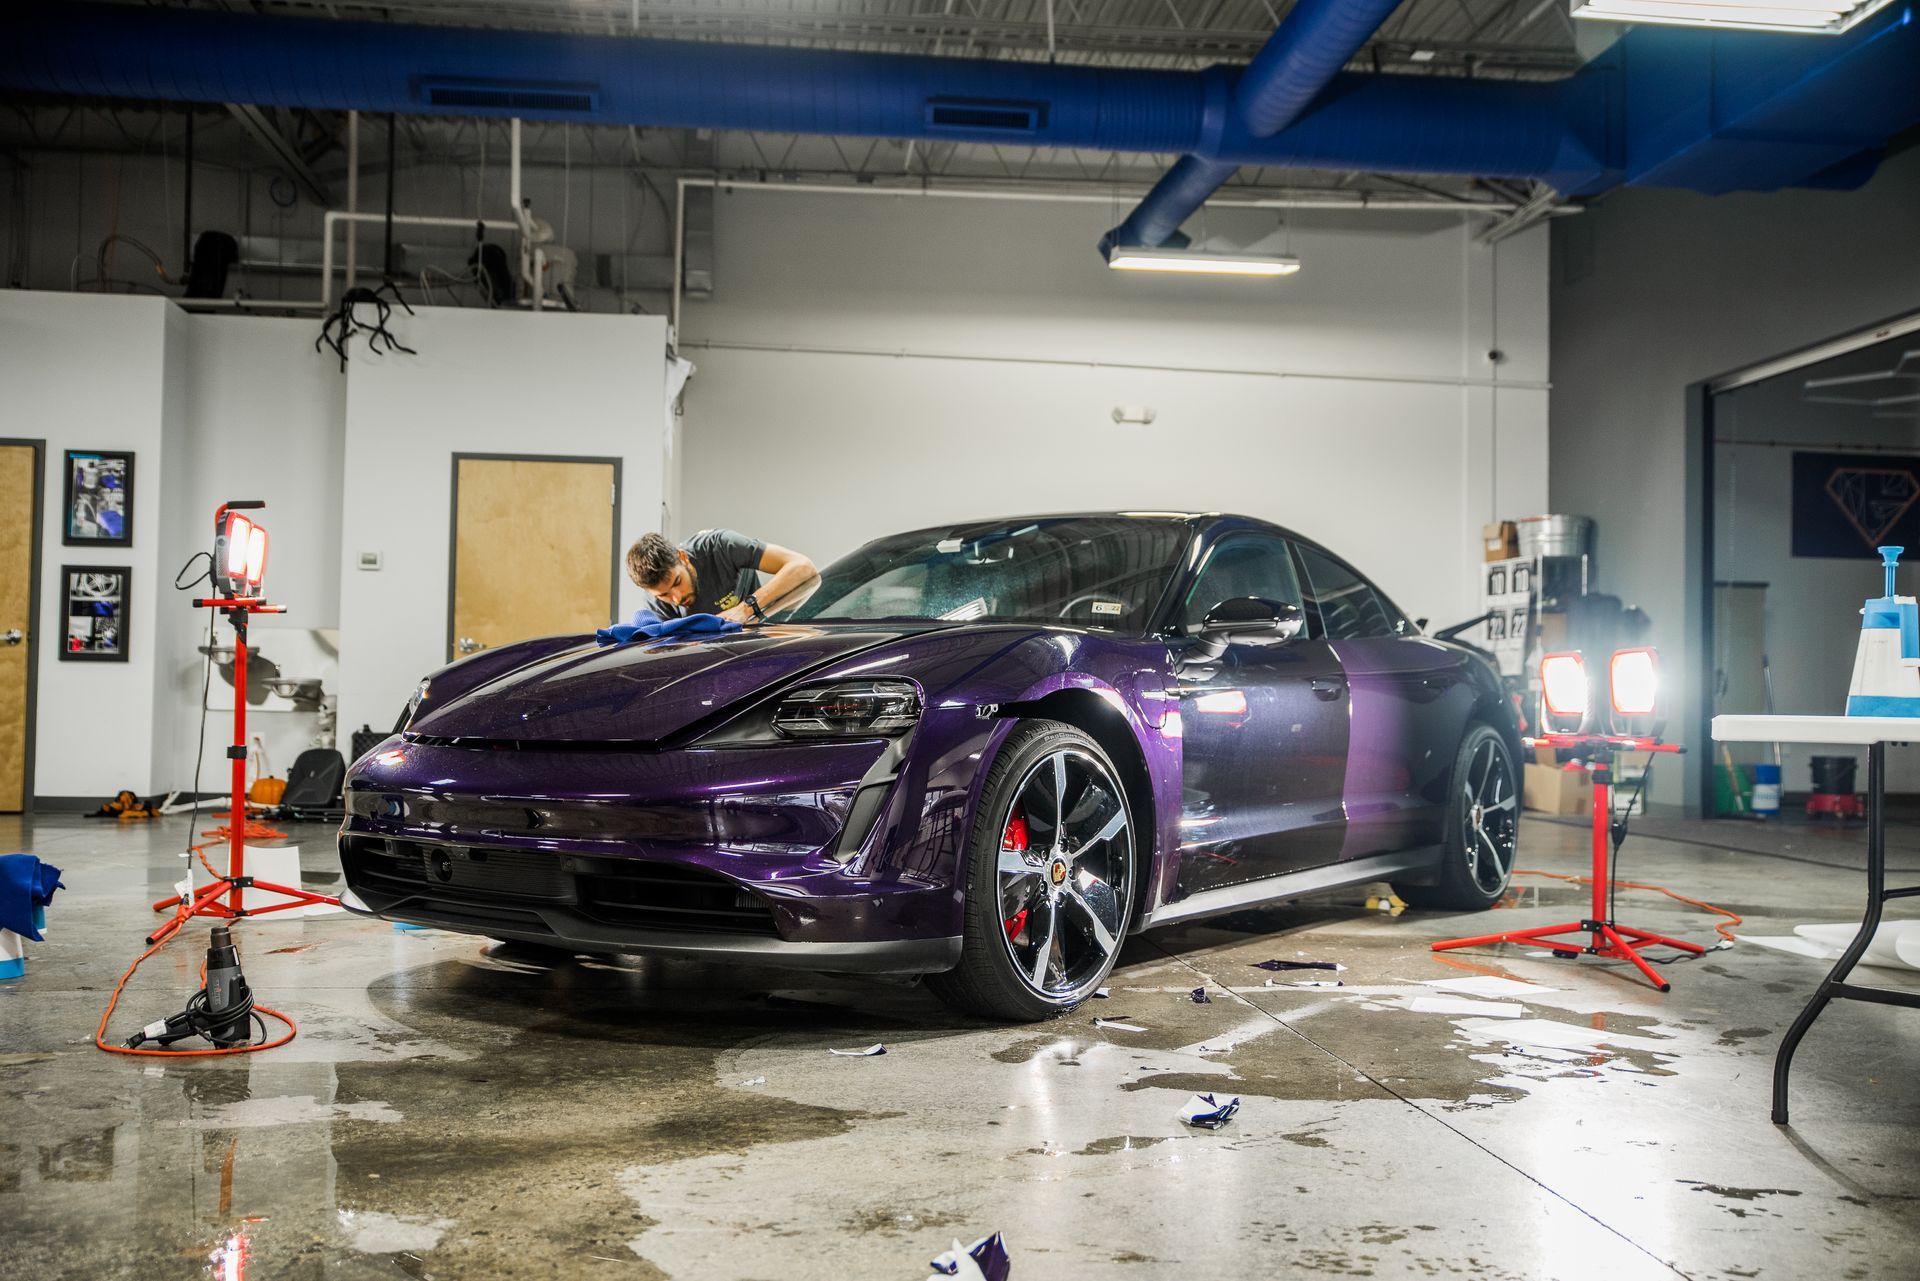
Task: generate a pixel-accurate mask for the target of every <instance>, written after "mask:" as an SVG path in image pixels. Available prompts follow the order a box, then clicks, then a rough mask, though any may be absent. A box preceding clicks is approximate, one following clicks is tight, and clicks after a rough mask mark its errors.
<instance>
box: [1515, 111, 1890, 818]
mask: <svg viewBox="0 0 1920 1281" xmlns="http://www.w3.org/2000/svg"><path fill="white" fill-rule="evenodd" d="M1916 210H1920V149H1909V150H1908V151H1907V152H1905V153H1904V154H1902V155H1899V156H1896V157H1894V158H1892V159H1890V160H1888V161H1887V162H1886V164H1884V165H1883V166H1882V167H1881V170H1880V172H1879V174H1878V175H1877V176H1875V178H1874V179H1873V181H1872V182H1870V183H1868V184H1867V185H1866V186H1865V187H1864V188H1862V189H1861V190H1859V191H1855V192H1838V191H1828V192H1823V191H1786V192H1777V193H1773V194H1770V195H1739V196H1719V197H1709V196H1695V195H1689V194H1685V193H1677V192H1658V191H1637V190H1635V191H1620V192H1615V193H1613V194H1612V195H1610V196H1608V197H1607V198H1606V199H1604V200H1602V201H1600V202H1599V203H1598V204H1596V205H1595V206H1594V207H1593V208H1591V209H1589V210H1588V211H1587V212H1586V213H1583V214H1581V215H1579V216H1578V217H1577V218H1567V219H1561V220H1558V221H1556V222H1555V224H1554V228H1553V233H1554V237H1553V238H1554V260H1555V266H1554V283H1553V289H1552V309H1553V314H1552V321H1553V325H1552V328H1553V344H1552V346H1553V351H1552V357H1553V393H1552V414H1553V427H1552V460H1553V461H1552V494H1553V506H1554V509H1555V510H1557V511H1566V512H1581V513H1584V514H1587V515H1590V516H1593V517H1595V518H1596V519H1597V521H1598V525H1599V529H1598V534H1599V548H1598V561H1599V564H1600V573H1601V580H1600V583H1601V586H1602V587H1603V588H1604V589H1605V590H1607V591H1609V592H1613V593H1616V594H1618V595H1619V596H1621V597H1622V598H1623V599H1625V600H1627V601H1629V602H1634V603H1638V604H1639V605H1641V606H1642V607H1643V608H1644V609H1645V610H1646V611H1647V613H1648V615H1649V616H1650V618H1651V619H1652V621H1653V637H1652V639H1653V642H1654V643H1655V644H1657V645H1658V646H1660V647H1661V649H1662V651H1663V653H1664V655H1665V657H1666V660H1667V661H1666V662H1665V663H1664V664H1663V670H1665V671H1666V672H1667V673H1669V674H1670V675H1671V676H1672V677H1674V678H1676V679H1679V678H1681V677H1682V676H1683V674H1684V673H1687V672H1690V671H1691V670H1692V664H1693V662H1694V660H1695V655H1694V653H1693V651H1692V648H1691V647H1692V646H1694V645H1695V644H1696V643H1697V639H1696V638H1695V637H1694V636H1692V635H1691V631H1692V626H1693V624H1692V621H1691V620H1690V619H1689V618H1688V617H1687V616H1686V610H1685V605H1686V602H1687V583H1688V575H1689V573H1690V572H1691V567H1690V566H1689V565H1688V564H1687V563H1686V555H1685V551H1686V547H1687V536H1688V530H1689V524H1688V514H1687V488H1686V486H1687V475H1688V468H1689V462H1690V460H1689V459H1688V457H1687V450H1686V389H1687V387H1688V385H1689V384H1692V383H1695V382H1699V381H1702V380H1705V379H1708V378H1713V377H1715V376H1717V375H1719V374H1722V373H1726V372H1729V371H1731V370H1734V369H1737V368H1740V367H1741V366H1744V365H1747V364H1751V363H1754V362H1757V361H1760V360H1764V359H1767V358H1769V357H1772V356H1775V355H1779V354H1781V353H1783V352H1787V351H1791V350H1794V349H1796V348H1800V347H1804V346H1807V345H1810V344H1812V343H1816V342H1820V341H1822V340H1824V339H1827V338H1830V337H1833V336H1835V335H1837V334H1840V333H1843V332H1846V331H1848V330H1852V329H1856V328H1859V327H1862V326H1865V325H1868V324H1871V323H1873V322H1875V321H1877V320H1883V319H1886V318H1888V317H1890V316H1894V315H1897V314H1899V313H1902V312H1907V311H1911V310H1913V309H1914V308H1915V307H1917V306H1920V257H1916V255H1914V254H1913V253H1912V252H1911V251H1910V248H1909V246H1910V245H1911V244H1912V241H1913V236H1914V232H1915V230H1916V228H1920V216H1917V215H1916V212H1915V211H1916ZM1760 576H1762V577H1764V576H1765V575H1760ZM1696 577H1697V575H1696ZM1856 608H1857V606H1856ZM1833 661H1834V662H1835V663H1836V664H1840V665H1843V666H1847V667H1850V666H1851V663H1852V656H1851V651H1849V652H1848V653H1846V654H1841V655H1836V656H1835V657H1834V660H1833ZM1676 693H1677V695H1678V696H1679V697H1681V698H1682V699H1685V698H1688V697H1693V698H1697V697H1698V695H1699V691H1697V690H1694V689H1692V688H1690V686H1686V687H1682V688H1679V689H1677V690H1676ZM1684 705H1685V704H1684V703H1681V704H1677V706H1684ZM1674 724H1675V726H1676V728H1677V729H1678V732H1679V733H1681V734H1684V735H1689V736H1690V735H1691V734H1692V733H1693V727H1692V723H1691V722H1690V721H1685V722H1683V721H1681V720H1680V719H1678V718H1676V720H1675V722H1674ZM1687 745H1688V747H1689V748H1691V749H1692V750H1691V751H1690V753H1689V754H1688V756H1686V757H1685V758H1683V768H1684V769H1685V770H1686V771H1687V772H1688V774H1689V775H1693V774H1695V773H1696V772H1697V770H1698V769H1699V768H1700V763H1701V762H1702V761H1705V760H1707V759H1708V758H1709V755H1710V754H1709V753H1708V752H1707V751H1706V750H1705V749H1706V746H1707V745H1706V744H1701V743H1692V742H1689V743H1688V744H1687ZM1653 787H1654V794H1653V796H1652V798H1651V799H1652V800H1654V801H1656V802H1658V803H1660V804H1679V803H1682V802H1683V801H1684V802H1686V803H1691V802H1692V800H1693V792H1692V791H1691V790H1689V789H1686V788H1683V783H1682V770H1679V769H1676V770H1669V771H1663V772H1661V773H1659V774H1656V776H1655V781H1654V784H1653Z"/></svg>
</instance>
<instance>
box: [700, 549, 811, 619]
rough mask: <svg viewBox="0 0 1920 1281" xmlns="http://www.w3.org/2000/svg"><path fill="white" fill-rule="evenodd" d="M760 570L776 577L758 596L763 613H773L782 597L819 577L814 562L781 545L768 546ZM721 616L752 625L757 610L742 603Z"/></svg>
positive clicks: (761, 589) (765, 585)
mask: <svg viewBox="0 0 1920 1281" xmlns="http://www.w3.org/2000/svg"><path fill="white" fill-rule="evenodd" d="M758 568H759V570H760V572H761V573H763V574H772V575H773V577H772V578H770V579H768V580H767V581H766V582H765V583H764V584H762V585H761V587H760V589H759V590H758V591H757V592H755V593H754V595H755V596H756V597H757V598H758V599H759V600H760V602H761V608H762V609H763V610H770V609H771V608H772V607H773V606H774V605H775V604H776V603H777V602H778V601H779V600H780V598H781V597H783V596H785V595H787V594H789V593H790V592H792V591H794V590H795V589H796V588H799V587H801V586H803V585H805V584H806V582H807V581H808V580H809V579H812V578H815V577H817V576H818V575H819V571H818V570H817V569H815V568H814V565H813V562H812V561H811V560H809V559H808V558H807V557H805V556H803V555H801V554H800V553H799V552H796V551H794V550H792V549H791V548H787V547H782V546H780V545H779V544H777V543H768V544H767V549H766V551H765V552H763V553H761V556H760V564H759V566H758ZM720 617H722V618H727V619H731V620H733V621H734V622H736V623H748V622H752V621H753V610H752V608H751V607H750V606H748V605H747V604H745V603H744V602H742V603H741V604H738V605H735V606H734V607H733V608H732V609H730V610H728V611H726V612H725V613H724V614H722V615H720Z"/></svg>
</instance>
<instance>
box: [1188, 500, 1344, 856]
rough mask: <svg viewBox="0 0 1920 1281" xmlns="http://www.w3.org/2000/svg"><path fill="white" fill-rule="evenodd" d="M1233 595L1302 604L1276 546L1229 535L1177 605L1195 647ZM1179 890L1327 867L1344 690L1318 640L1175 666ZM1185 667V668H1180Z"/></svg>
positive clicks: (1333, 837) (1337, 818)
mask: <svg viewBox="0 0 1920 1281" xmlns="http://www.w3.org/2000/svg"><path fill="white" fill-rule="evenodd" d="M1243 596H1257V597H1260V598H1262V599H1265V600H1272V601H1278V602H1281V603H1288V604H1294V605H1301V604H1302V603H1303V598H1302V593H1301V590H1300V583H1299V576H1298V572H1297V571H1296V569H1295V567H1294V563H1293V559H1292V553H1291V551H1290V550H1289V548H1288V546H1287V542H1286V540H1285V539H1283V538H1280V537H1277V536H1274V535H1270V534H1264V533H1255V532H1249V533H1241V534H1230V535H1228V536H1226V537H1225V538H1223V539H1221V540H1220V541H1219V542H1218V543H1216V544H1214V546H1213V547H1212V548H1211V549H1210V551H1209V552H1208V554H1207V559H1206V560H1205V561H1204V562H1203V563H1202V565H1201V567H1200V571H1199V573H1198V575H1197V576H1196V577H1195V579H1194V581H1193V586H1192V587H1191V588H1190V589H1189V591H1188V592H1187V596H1186V599H1185V601H1184V602H1183V603H1182V605H1181V609H1180V614H1179V618H1178V621H1179V623H1180V625H1181V632H1182V634H1183V635H1184V636H1185V637H1187V638H1191V637H1193V636H1194V635H1195V634H1196V633H1197V632H1198V630H1199V626H1200V623H1201V621H1202V620H1203V619H1205V617H1206V615H1207V612H1208V611H1209V610H1211V609H1212V608H1213V607H1214V606H1215V605H1218V604H1219V603H1220V602H1221V601H1224V600H1231V599H1235V598H1238V597H1243ZM1173 648H1174V651H1175V655H1176V671H1177V673H1178V684H1177V686H1176V691H1177V694H1178V697H1179V703H1180V723H1181V733H1182V738H1183V748H1184V752H1183V756H1184V765H1183V767H1182V780H1181V781H1182V785H1183V796H1182V804H1181V847H1180V874H1179V883H1180V889H1181V890H1182V891H1183V892H1184V893H1195V892H1198V891H1201V890H1209V889H1221V888H1224V887H1226V886H1229V885H1238V884H1241V883H1243V882H1246V881H1252V880H1258V879H1260V878H1262V877H1269V876H1278V875H1281V874H1282V873H1285V872H1292V871H1298V870H1300V869H1302V868H1308V867H1318V866H1321V865H1324V864H1328V863H1333V862H1337V861H1338V860H1339V858H1340V854H1341V846H1342V840H1343V828H1344V826H1345V813H1344V810H1343V809H1342V806H1341V788H1342V786H1343V784H1344V779H1345V773H1346V756H1347V692H1346V682H1345V680H1344V679H1343V677H1342V674H1341V670H1340V660H1339V658H1338V656H1337V655H1336V654H1335V653H1334V651H1333V649H1332V648H1331V647H1330V646H1329V645H1328V644H1327V642H1326V641H1325V640H1324V639H1322V638H1319V637H1314V636H1310V635H1307V634H1306V633H1304V632H1303V633H1302V634H1301V635H1299V636H1297V637H1295V638H1294V639H1292V640H1289V641H1284V642H1269V643H1251V642H1242V641H1236V642H1235V643H1233V644H1230V645H1228V646H1227V648H1226V652H1225V653H1224V654H1222V655H1221V656H1220V657H1219V658H1218V659H1217V660H1214V661H1213V662H1211V663H1208V664H1206V665H1205V666H1204V667H1201V666H1197V665H1194V664H1191V663H1189V664H1185V665H1182V664H1181V663H1180V662H1179V657H1180V655H1181V654H1182V652H1183V650H1184V651H1187V652H1190V651H1191V648H1192V643H1191V640H1190V639H1189V640H1187V641H1185V642H1182V641H1178V640H1176V641H1175V642H1174V644H1173ZM1183 667H1184V670H1182V669H1183Z"/></svg>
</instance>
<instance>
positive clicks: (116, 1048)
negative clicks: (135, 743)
mask: <svg viewBox="0 0 1920 1281" xmlns="http://www.w3.org/2000/svg"><path fill="white" fill-rule="evenodd" d="M229 819H231V815H229ZM241 821H242V822H244V823H246V827H245V829H244V832H245V835H247V836H255V837H260V838H263V839H268V838H273V837H283V836H285V835H286V833H285V832H282V831H280V830H279V829H278V828H272V827H267V826H265V825H264V824H260V823H254V822H251V821H249V820H247V819H246V818H245V817H244V816H243V817H242V819H241ZM201 835H202V836H204V837H206V838H207V839H206V840H204V841H202V842H200V843H199V844H198V845H194V846H190V847H189V848H190V849H191V850H192V852H193V856H194V857H195V858H197V859H199V860H200V865H201V866H202V867H204V868H206V869H207V874H208V875H209V876H214V877H218V876H219V875H220V873H219V872H217V871H215V870H214V867H213V864H211V863H209V862H207V856H206V854H205V853H204V851H205V850H208V849H210V848H212V847H213V846H215V845H225V844H226V843H227V842H228V841H229V840H230V839H231V838H232V829H231V828H228V827H216V828H214V829H212V830H211V831H206V832H202V833H201ZM184 933H186V931H185V930H175V931H174V932H173V933H171V934H169V935H168V936H167V937H166V938H164V939H161V940H160V941H159V942H158V943H155V944H154V945H153V946H152V947H150V948H148V949H147V950H146V951H144V952H142V953H141V954H140V955H139V956H137V957H135V958H134V960H133V964H132V965H129V966H128V967H127V972H126V973H125V974H122V975H121V976H120V981H119V982H118V983H115V984H114V985H113V995H112V996H111V997H109V998H107V1008H106V1009H105V1010H103V1011H102V1012H101V1014H100V1026H99V1027H98V1028H96V1029H94V1033H93V1043H94V1046H95V1047H96V1048H98V1049H102V1050H105V1051H106V1052H107V1053H108V1054H126V1055H141V1056H146V1057H149V1058H163V1059H191V1058H212V1057H213V1056H214V1055H217V1054H257V1053H258V1052H259V1051H261V1050H272V1049H277V1048H278V1047H280V1046H282V1045H285V1044H286V1043H287V1042H288V1041H291V1040H292V1039H293V1038H294V1037H295V1036H297V1035H299V1032H300V1029H299V1028H298V1027H296V1026H295V1025H294V1022H293V1020H292V1019H290V1018H288V1017H287V1016H286V1015H284V1014H282V1013H281V1012H280V1011H278V1010H270V1009H268V1008H267V1007H266V1006H264V1005H258V1004H256V1005H255V1006H254V1007H253V1013H255V1014H266V1015H271V1016H272V1017H274V1018H276V1019H279V1020H280V1021H281V1022H282V1023H284V1024H286V1025H287V1032H286V1035H285V1036H282V1037H281V1038H279V1039H278V1040H275V1041H262V1042H261V1043H260V1044H258V1045H229V1046H224V1047H221V1048H218V1049H212V1050H142V1049H136V1048H135V1047H133V1046H129V1045H108V1044H107V1020H108V1019H111V1018H112V1017H113V1010H114V1007H115V1006H117V1005H118V1004H120V993H121V990H122V989H124V988H125V987H126V986H127V980H128V979H131V978H132V977H133V973H134V971H135V970H137V969H139V968H140V964H141V962H143V961H145V960H146V959H147V958H148V957H149V956H152V955H153V954H154V953H155V952H158V951H159V950H160V949H161V948H163V947H165V946H166V945H167V944H169V943H171V942H173V941H174V940H175V939H177V938H179V937H180V936H181V935H182V934H184ZM206 981H207V967H206V966H205V965H204V964H202V965H201V966H200V982H201V983H202V984H203V985H204V984H205V983H206Z"/></svg>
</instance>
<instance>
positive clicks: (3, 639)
mask: <svg viewBox="0 0 1920 1281" xmlns="http://www.w3.org/2000/svg"><path fill="white" fill-rule="evenodd" d="M25 639H26V637H25V636H23V635H21V634H20V629H19V628H18V627H9V628H8V629H7V630H6V631H4V632H0V645H18V644H19V643H20V642H21V641H23V640H25Z"/></svg>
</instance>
